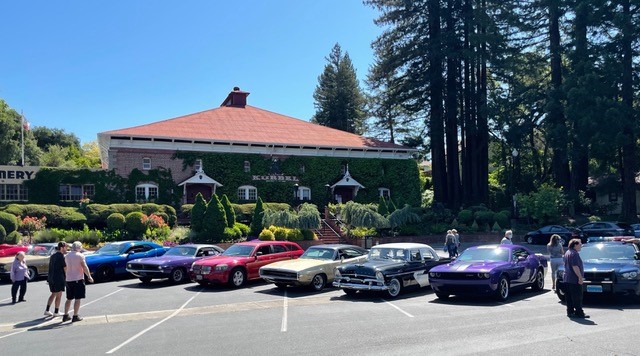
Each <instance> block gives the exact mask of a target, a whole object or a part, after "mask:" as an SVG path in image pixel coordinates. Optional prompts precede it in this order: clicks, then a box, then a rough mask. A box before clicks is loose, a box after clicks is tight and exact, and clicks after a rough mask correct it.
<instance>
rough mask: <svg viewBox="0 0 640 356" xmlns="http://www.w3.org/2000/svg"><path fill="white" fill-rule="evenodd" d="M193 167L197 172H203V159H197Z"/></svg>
mask: <svg viewBox="0 0 640 356" xmlns="http://www.w3.org/2000/svg"><path fill="white" fill-rule="evenodd" d="M193 169H194V170H195V171H196V172H201V171H202V160H201V159H197V160H196V163H194V164H193Z"/></svg>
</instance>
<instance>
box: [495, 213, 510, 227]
mask: <svg viewBox="0 0 640 356" xmlns="http://www.w3.org/2000/svg"><path fill="white" fill-rule="evenodd" d="M493 218H494V220H495V221H496V224H498V225H500V226H501V227H507V226H509V215H507V214H505V213H504V212H503V211H501V212H499V213H497V214H495V215H494V216H493Z"/></svg>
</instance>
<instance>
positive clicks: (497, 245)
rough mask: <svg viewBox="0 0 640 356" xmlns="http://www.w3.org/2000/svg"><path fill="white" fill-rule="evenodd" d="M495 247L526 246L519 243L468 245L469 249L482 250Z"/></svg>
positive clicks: (511, 247)
mask: <svg viewBox="0 0 640 356" xmlns="http://www.w3.org/2000/svg"><path fill="white" fill-rule="evenodd" d="M495 248H506V249H510V250H511V249H514V248H526V247H524V246H520V245H511V244H492V245H479V246H471V247H469V249H474V250H480V249H482V250H484V249H487V250H489V249H495Z"/></svg>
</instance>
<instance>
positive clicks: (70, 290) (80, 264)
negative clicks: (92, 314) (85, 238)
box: [62, 241, 93, 322]
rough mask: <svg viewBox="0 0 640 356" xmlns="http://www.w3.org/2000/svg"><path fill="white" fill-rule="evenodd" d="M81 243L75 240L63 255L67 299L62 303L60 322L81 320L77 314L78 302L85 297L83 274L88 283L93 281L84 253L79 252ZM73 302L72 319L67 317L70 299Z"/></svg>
mask: <svg viewBox="0 0 640 356" xmlns="http://www.w3.org/2000/svg"><path fill="white" fill-rule="evenodd" d="M81 250H82V243H81V242H80V241H75V242H74V243H73V244H72V245H71V252H69V253H68V254H67V255H66V256H65V258H64V259H65V263H66V264H67V271H66V272H67V273H66V278H65V279H66V281H67V286H66V288H67V301H66V302H65V303H64V315H63V316H62V322H65V321H68V320H71V322H76V321H82V317H80V315H78V311H79V310H80V303H81V301H82V299H84V298H85V294H86V287H85V285H84V276H85V275H86V276H87V280H88V281H89V283H93V278H92V277H91V272H89V267H87V262H86V261H85V258H84V255H83V254H82V252H81ZM72 300H73V301H74V303H73V319H72V318H70V317H69V308H70V307H71V301H72Z"/></svg>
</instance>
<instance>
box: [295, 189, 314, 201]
mask: <svg viewBox="0 0 640 356" xmlns="http://www.w3.org/2000/svg"><path fill="white" fill-rule="evenodd" d="M296 195H297V196H295V195H294V198H297V199H299V200H311V189H310V188H309V187H298V191H297V192H296Z"/></svg>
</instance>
